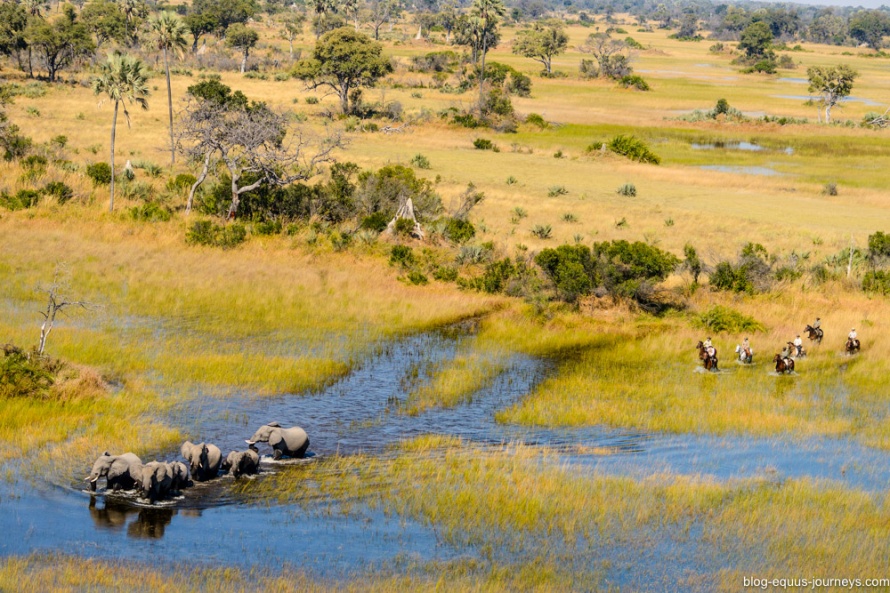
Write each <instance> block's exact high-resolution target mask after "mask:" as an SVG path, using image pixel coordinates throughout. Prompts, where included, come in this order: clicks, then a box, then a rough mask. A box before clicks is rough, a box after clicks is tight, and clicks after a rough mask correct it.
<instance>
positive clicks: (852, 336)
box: [847, 327, 859, 342]
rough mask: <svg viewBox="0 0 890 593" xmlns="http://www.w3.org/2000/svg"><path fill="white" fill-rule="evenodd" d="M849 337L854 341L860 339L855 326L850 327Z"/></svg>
mask: <svg viewBox="0 0 890 593" xmlns="http://www.w3.org/2000/svg"><path fill="white" fill-rule="evenodd" d="M847 339H849V340H852V341H853V342H855V341H856V340H858V339H859V336H858V335H857V334H856V328H855V327H854V328H851V329H850V333H848V334H847Z"/></svg>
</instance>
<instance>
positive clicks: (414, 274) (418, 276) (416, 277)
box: [405, 270, 430, 285]
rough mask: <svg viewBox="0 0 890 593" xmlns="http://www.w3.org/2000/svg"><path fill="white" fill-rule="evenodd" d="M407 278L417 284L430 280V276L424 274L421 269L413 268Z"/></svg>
mask: <svg viewBox="0 0 890 593" xmlns="http://www.w3.org/2000/svg"><path fill="white" fill-rule="evenodd" d="M405 278H407V279H408V282H410V283H411V284H415V285H422V284H428V283H429V281H430V280H429V278H427V277H426V276H424V275H423V273H422V272H420V271H419V270H411V271H410V272H408V275H407V276H405Z"/></svg>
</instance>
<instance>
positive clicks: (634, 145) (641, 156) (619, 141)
mask: <svg viewBox="0 0 890 593" xmlns="http://www.w3.org/2000/svg"><path fill="white" fill-rule="evenodd" d="M608 147H609V150H611V151H612V152H614V153H616V154H620V155H621V156H625V157H627V158H629V159H631V160H633V161H638V162H641V163H651V164H653V165H657V164H659V163H661V158H660V157H659V156H658V155H656V154H655V153H653V152H652V151H650V150H649V147H648V146H646V143H645V142H643V141H642V140H639V139H638V138H636V137H634V136H624V135H618V136H615V137H614V138H612V140H610V141H609V144H608Z"/></svg>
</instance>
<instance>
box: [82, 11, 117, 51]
mask: <svg viewBox="0 0 890 593" xmlns="http://www.w3.org/2000/svg"><path fill="white" fill-rule="evenodd" d="M80 18H81V19H82V20H83V22H84V23H85V24H86V26H87V29H89V31H90V33H92V34H93V35H94V36H95V37H96V48H97V49H98V48H100V47H102V44H103V43H105V42H106V41H117V42H123V41H124V40H126V38H127V21H126V18H124V14H123V13H122V12H121V11H120V9H119V8H118V6H117V4H115V3H114V2H108V0H98V1H94V2H90V3H89V4H88V5H87V6H86V8H84V9H83V11H82V12H81V13H80Z"/></svg>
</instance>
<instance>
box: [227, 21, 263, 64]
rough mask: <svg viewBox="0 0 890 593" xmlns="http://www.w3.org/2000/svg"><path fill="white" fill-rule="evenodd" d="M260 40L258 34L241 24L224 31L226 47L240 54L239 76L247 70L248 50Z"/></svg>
mask: <svg viewBox="0 0 890 593" xmlns="http://www.w3.org/2000/svg"><path fill="white" fill-rule="evenodd" d="M259 40H260V34H259V33H257V32H256V31H254V30H253V29H251V28H250V27H247V26H245V25H242V24H241V23H235V24H234V25H232V26H231V27H229V30H228V31H226V45H228V46H229V47H231V48H233V49H236V50H238V51H240V52H241V56H242V57H241V74H244V71H245V70H247V58H248V56H249V55H250V50H251V49H252V48H253V47H255V46H256V44H257V41H259Z"/></svg>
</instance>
